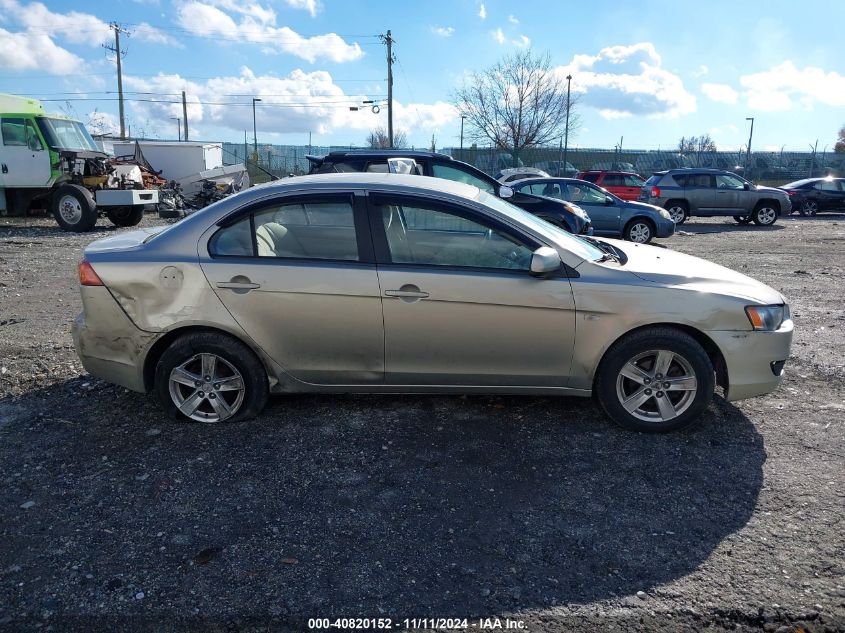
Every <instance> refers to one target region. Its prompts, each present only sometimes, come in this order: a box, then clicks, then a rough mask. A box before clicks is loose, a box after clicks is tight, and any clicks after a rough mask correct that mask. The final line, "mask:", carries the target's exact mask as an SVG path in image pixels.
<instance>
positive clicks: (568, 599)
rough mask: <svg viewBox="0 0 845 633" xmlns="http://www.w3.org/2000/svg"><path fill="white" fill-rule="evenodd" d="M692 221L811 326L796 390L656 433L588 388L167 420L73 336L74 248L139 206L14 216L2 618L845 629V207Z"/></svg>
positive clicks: (0, 495)
mask: <svg viewBox="0 0 845 633" xmlns="http://www.w3.org/2000/svg"><path fill="white" fill-rule="evenodd" d="M154 221H155V220H154V218H151V217H150V218H146V219H145V220H144V223H145V224H153V223H154ZM101 224H103V221H101ZM681 228H682V229H683V230H682V231H681V232H680V234H678V235H676V236H675V237H673V238H671V239H669V240H666V241H664V242H663V243H664V244H665V245H666V246H668V247H670V248H674V249H678V250H681V251H684V252H687V253H690V254H693V255H699V256H703V257H705V258H708V259H711V260H714V261H717V262H719V263H721V264H724V265H726V266H729V267H731V268H735V269H738V270H741V271H743V272H746V273H748V274H750V275H751V276H753V277H756V278H757V279H759V280H761V281H763V282H765V283H767V284H769V285H771V286H773V287H775V288H777V289H778V290H781V291H782V292H784V293H785V295H786V296H787V297H788V298H789V299H790V302H791V304H792V306H793V314H794V318H795V322H796V336H795V342H794V345H793V356H792V358H791V359H790V361H789V363H788V365H787V374H786V380H785V382H784V384H783V386H782V387H781V388H780V389H779V390H778V391H777V392H775V393H773V394H771V395H769V396H767V397H763V398H757V399H753V400H748V401H744V402H740V403H736V404H728V403H726V402H725V401H724V400H722V399H721V398H718V397H717V398H716V400H715V402H714V404H713V405H712V406H711V407H710V409H709V410H708V411H707V413H706V414H705V416H704V419H703V421H702V423H701V424H700V425H698V426H696V427H695V428H692V429H689V430H686V431H683V432H679V433H674V434H670V435H665V436H657V437H654V436H645V435H637V434H633V433H629V432H625V431H621V430H620V429H618V428H616V427H615V426H613V425H611V424H610V423H608V422H607V421H606V419H605V418H604V417H603V416H602V415H601V413H600V412H599V410H598V408H597V407H596V406H595V405H594V404H592V403H591V402H590V401H586V400H579V399H570V398H532V397H444V396H418V397H406V396H403V397H398V396H311V395H306V396H285V397H277V398H274V399H273V400H272V401H271V404H270V406H269V407H268V409H267V410H266V411H265V413H264V414H263V415H262V416H261V417H260V418H259V419H256V420H253V421H250V422H247V423H242V424H237V425H221V426H219V427H214V426H201V425H195V424H188V423H174V422H169V421H167V420H166V419H165V418H164V417H163V416H162V415H161V413H160V411H159V409H158V408H157V406H156V404H155V402H154V401H153V399H152V398H151V397H145V396H141V395H139V394H135V393H130V392H127V391H126V390H124V389H122V388H115V387H112V386H110V385H108V384H106V383H104V382H101V381H99V380H96V379H93V378H91V377H90V376H87V375H86V374H85V373H84V372H83V370H82V368H81V366H80V364H79V362H78V361H77V358H76V355H75V353H74V351H73V345H72V342H71V337H70V333H69V325H70V322H71V320H72V319H73V317H74V316H75V315H76V313H77V312H78V311H79V310H80V301H79V297H78V290H77V281H76V267H75V264H76V262H77V260H78V259H79V257H80V255H81V251H82V248H83V247H84V245H85V244H86V243H88V242H89V241H91V240H93V239H96V238H98V237H102V236H105V235H108V234H112V233H114V232H115V231H116V230H117V229H114V228H111V227H106V226H99V227H98V228H97V229H96V231H95V232H94V233H91V234H87V235H73V234H69V233H64V232H62V231H61V230H59V229H57V228H56V227H55V225H54V223H53V222H52V221H51V220H50V219H47V218H40V219H32V218H30V219H27V220H24V219H10V218H0V479H2V483H3V485H2V489H0V629H8V630H15V631H17V630H35V629H44V630H54V631H62V630H81V629H84V630H102V631H116V630H121V631H135V630H174V631H175V630H179V631H184V630H197V631H199V630H211V631H224V630H226V631H231V630H262V631H265V630H304V629H306V628H307V627H308V618H311V617H324V618H335V617H356V616H357V617H370V618H390V619H392V623H393V625H394V627H397V628H398V627H404V626H406V623H405V619H406V618H408V619H412V618H434V617H442V618H447V617H449V618H468V619H469V621H468V624H469V625H470V628H471V629H473V630H479V629H480V628H481V625H482V624H484V622H483V621H482V622H479V618H494V617H499V618H502V625H503V626H504V625H505V622H504V618H510V619H511V620H512V621H513V622H521V623H522V626H523V629H522V630H530V631H559V630H562V629H567V630H573V631H574V630H579V631H580V630H615V631H652V630H657V629H659V630H686V631H701V630H704V631H721V630H766V631H778V632H784V631H798V630H801V629H803V630H804V631H807V632H810V633H814V632H819V631H842V630H845V522H843V510H844V509H845V468H843V466H845V432H844V428H845V367H843V364H844V363H845V360H844V359H843V350H845V336H843V329H845V305H843V297H845V274H843V273H844V272H845V264H843V261H842V259H841V253H842V248H843V246H845V216H842V215H838V216H837V215H824V216H820V217H818V218H807V219H805V218H786V219H782V220H781V221H780V222H779V223H778V224H777V225H775V226H774V227H772V228H770V229H759V228H756V227H753V226H752V227H738V226H736V225H734V224H733V223H731V222H726V221H724V220H722V219H714V220H704V219H694V220H693V221H691V222H690V223H688V224H686V225H684V226H683V227H681ZM493 623H495V622H493ZM417 624H418V625H419V627H422V628H426V627H429V628H430V627H431V624H432V623H431V622H426V621H423V622H418V623H417ZM407 625H408V626H409V627H410V628H413V625H414V623H413V622H409V623H407Z"/></svg>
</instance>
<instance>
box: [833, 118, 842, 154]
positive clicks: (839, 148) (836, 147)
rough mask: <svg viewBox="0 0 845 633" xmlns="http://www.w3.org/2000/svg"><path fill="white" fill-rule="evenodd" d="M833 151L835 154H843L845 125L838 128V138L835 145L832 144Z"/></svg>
mask: <svg viewBox="0 0 845 633" xmlns="http://www.w3.org/2000/svg"><path fill="white" fill-rule="evenodd" d="M833 151H834V152H836V153H837V154H845V125H843V126H842V129H840V130H839V138H838V139H837V140H836V145H834V146H833Z"/></svg>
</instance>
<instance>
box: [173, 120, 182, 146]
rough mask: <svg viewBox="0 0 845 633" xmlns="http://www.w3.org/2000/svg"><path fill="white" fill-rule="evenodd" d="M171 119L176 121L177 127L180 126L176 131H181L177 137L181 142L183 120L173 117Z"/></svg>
mask: <svg viewBox="0 0 845 633" xmlns="http://www.w3.org/2000/svg"><path fill="white" fill-rule="evenodd" d="M170 118H171V119H173V120H174V121H176V125H177V126H178V127H177V128H176V129H177V130H178V131H179V136H177V137H176V138H177V139H178V140H180V141H181V140H182V119H180V118H179V117H178V116H172V117H170Z"/></svg>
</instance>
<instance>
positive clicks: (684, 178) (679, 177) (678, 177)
mask: <svg viewBox="0 0 845 633" xmlns="http://www.w3.org/2000/svg"><path fill="white" fill-rule="evenodd" d="M672 179H673V180H674V181H675V182H676V183H678V186H679V187H686V186H687V184H688V183H689V179H690V176H689V174H674V175H673V176H672Z"/></svg>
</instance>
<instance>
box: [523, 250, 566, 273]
mask: <svg viewBox="0 0 845 633" xmlns="http://www.w3.org/2000/svg"><path fill="white" fill-rule="evenodd" d="M561 264H562V262H561V261H560V255H558V254H557V251H556V250H555V249H553V248H551V247H550V246H541V247H540V248H538V249H537V250H536V251H534V252H533V253H532V254H531V275H533V276H534V277H545V276H546V275H549V274H551V273H553V272H556V271H558V270H560V266H561Z"/></svg>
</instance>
